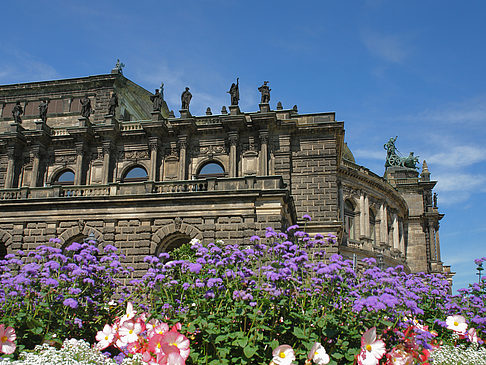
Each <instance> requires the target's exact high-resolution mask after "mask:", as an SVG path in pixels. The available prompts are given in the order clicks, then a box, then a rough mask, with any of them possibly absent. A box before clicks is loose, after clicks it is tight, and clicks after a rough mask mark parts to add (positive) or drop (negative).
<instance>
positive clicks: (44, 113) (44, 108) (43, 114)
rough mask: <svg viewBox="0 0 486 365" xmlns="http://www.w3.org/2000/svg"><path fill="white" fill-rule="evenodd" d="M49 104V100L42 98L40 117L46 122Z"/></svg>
mask: <svg viewBox="0 0 486 365" xmlns="http://www.w3.org/2000/svg"><path fill="white" fill-rule="evenodd" d="M48 106H49V101H48V100H42V101H41V102H40V103H39V118H41V120H42V121H43V122H44V123H46V122H47V107H48Z"/></svg>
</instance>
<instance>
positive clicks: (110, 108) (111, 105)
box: [108, 92, 118, 115]
mask: <svg viewBox="0 0 486 365" xmlns="http://www.w3.org/2000/svg"><path fill="white" fill-rule="evenodd" d="M117 106H118V96H117V95H116V93H115V92H114V93H113V94H111V99H110V103H109V104H108V115H115V110H116V107H117Z"/></svg>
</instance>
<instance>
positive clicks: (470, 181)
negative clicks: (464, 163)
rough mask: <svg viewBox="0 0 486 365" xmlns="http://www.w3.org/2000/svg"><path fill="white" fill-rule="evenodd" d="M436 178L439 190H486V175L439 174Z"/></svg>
mask: <svg viewBox="0 0 486 365" xmlns="http://www.w3.org/2000/svg"><path fill="white" fill-rule="evenodd" d="M436 179H437V181H438V183H437V190H438V191H442V192H445V191H458V192H472V191H478V190H479V191H484V189H485V184H486V176H485V175H479V174H477V175H474V174H468V173H455V174H443V175H440V174H439V175H437V176H436Z"/></svg>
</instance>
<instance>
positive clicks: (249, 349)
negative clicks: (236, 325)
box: [243, 346, 257, 359]
mask: <svg viewBox="0 0 486 365" xmlns="http://www.w3.org/2000/svg"><path fill="white" fill-rule="evenodd" d="M256 352H257V348H256V347H251V346H246V347H245V348H244V349H243V353H244V354H245V356H246V357H247V358H249V359H250V358H251V357H252V356H253V355H255V353H256Z"/></svg>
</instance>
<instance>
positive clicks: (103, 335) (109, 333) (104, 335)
mask: <svg viewBox="0 0 486 365" xmlns="http://www.w3.org/2000/svg"><path fill="white" fill-rule="evenodd" d="M114 338H115V332H114V331H113V328H112V327H111V326H110V325H109V324H105V327H103V330H102V331H98V333H97V334H96V341H98V344H97V345H96V347H97V348H98V349H100V350H104V349H106V348H107V347H108V346H110V345H111V344H112V343H113V339H114Z"/></svg>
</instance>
